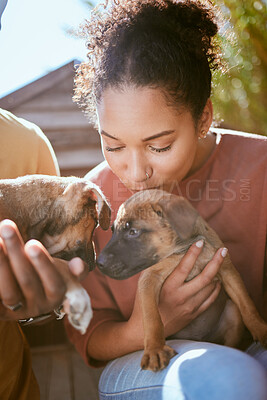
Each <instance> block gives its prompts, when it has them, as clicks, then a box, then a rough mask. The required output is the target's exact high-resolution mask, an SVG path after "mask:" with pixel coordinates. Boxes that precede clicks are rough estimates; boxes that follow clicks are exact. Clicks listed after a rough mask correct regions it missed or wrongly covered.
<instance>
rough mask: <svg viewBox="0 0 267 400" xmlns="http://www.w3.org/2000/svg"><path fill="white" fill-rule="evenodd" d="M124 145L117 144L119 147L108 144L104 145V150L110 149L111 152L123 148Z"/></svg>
mask: <svg viewBox="0 0 267 400" xmlns="http://www.w3.org/2000/svg"><path fill="white" fill-rule="evenodd" d="M124 147H125V146H119V147H109V146H105V150H106V151H110V152H112V151H119V150H122V149H124Z"/></svg>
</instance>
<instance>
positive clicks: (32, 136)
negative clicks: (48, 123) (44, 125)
mask: <svg viewBox="0 0 267 400" xmlns="http://www.w3.org/2000/svg"><path fill="white" fill-rule="evenodd" d="M0 148H1V172H2V173H3V175H4V177H5V176H6V175H7V176H8V177H10V176H11V175H12V177H13V175H14V177H16V176H18V175H24V174H29V173H31V174H35V173H36V174H40V173H44V174H51V175H57V174H59V168H58V164H57V160H56V156H55V153H54V150H53V148H52V146H51V144H50V142H49V140H48V138H47V137H46V136H45V134H44V133H43V132H42V130H41V129H40V128H39V127H38V126H37V125H35V124H34V123H32V122H29V121H26V120H25V119H23V118H19V117H16V116H15V115H14V114H12V113H11V112H9V111H6V110H3V109H1V108H0ZM4 171H5V172H4Z"/></svg>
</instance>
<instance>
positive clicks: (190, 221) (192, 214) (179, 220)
mask: <svg viewBox="0 0 267 400" xmlns="http://www.w3.org/2000/svg"><path fill="white" fill-rule="evenodd" d="M160 205H161V207H162V211H163V217H165V218H167V219H168V222H169V224H170V225H171V227H172V229H173V230H174V231H175V232H176V234H177V235H178V236H179V238H180V239H182V240H186V239H189V238H190V236H191V235H192V233H193V230H194V226H195V223H196V220H197V217H198V212H197V211H196V210H195V209H194V208H193V207H192V206H191V204H190V203H189V202H188V201H187V200H186V199H185V198H184V197H181V196H175V195H172V196H170V198H169V200H168V201H165V202H164V203H163V202H162V203H160Z"/></svg>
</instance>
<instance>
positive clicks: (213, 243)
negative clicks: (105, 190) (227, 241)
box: [97, 189, 267, 371]
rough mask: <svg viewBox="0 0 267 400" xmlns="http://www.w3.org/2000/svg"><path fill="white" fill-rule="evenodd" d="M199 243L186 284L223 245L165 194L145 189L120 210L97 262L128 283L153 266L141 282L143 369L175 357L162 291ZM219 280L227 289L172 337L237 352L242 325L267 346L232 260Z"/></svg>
mask: <svg viewBox="0 0 267 400" xmlns="http://www.w3.org/2000/svg"><path fill="white" fill-rule="evenodd" d="M200 239H204V242H205V244H204V247H203V250H202V253H201V255H200V256H199V257H198V259H197V261H196V263H195V266H194V267H193V269H192V271H191V273H190V274H189V276H188V278H187V279H186V281H189V280H191V279H192V278H193V277H195V276H196V275H198V274H199V273H200V272H201V271H202V270H203V268H204V267H205V266H206V265H207V263H208V262H209V261H210V260H211V259H212V257H213V255H214V254H215V252H216V251H217V250H218V249H219V248H221V247H223V243H222V242H221V240H220V239H219V237H218V236H217V234H216V233H215V232H214V231H213V230H212V229H211V228H210V227H209V226H208V224H207V223H206V222H205V221H204V220H203V218H201V216H200V215H199V214H198V212H197V211H196V210H195V209H194V208H193V207H192V206H191V205H190V203H189V202H188V201H187V200H186V199H184V198H183V197H178V196H175V195H171V194H169V193H167V192H164V191H161V190H156V189H152V190H146V191H143V192H139V193H136V194H134V195H133V196H132V197H131V198H130V199H128V200H127V201H126V202H125V203H124V204H123V205H121V207H120V209H119V211H118V214H117V218H116V220H115V222H114V226H113V235H112V238H111V240H110V242H109V243H108V244H107V246H106V247H105V248H104V250H103V251H102V253H101V254H100V256H99V257H98V259H97V264H98V266H99V268H100V270H101V271H102V272H103V273H104V274H106V275H108V276H110V277H111V278H115V279H125V278H129V277H130V276H132V275H134V274H136V273H137V272H139V271H142V270H144V269H146V268H147V267H150V268H147V269H146V271H145V272H144V273H143V274H142V275H141V277H140V279H139V283H138V290H139V294H140V299H141V301H140V302H141V307H142V313H143V325H144V335H145V342H144V348H145V352H144V356H143V358H142V362H141V366H142V368H144V369H151V370H153V371H157V370H159V369H163V368H164V367H165V366H166V365H168V363H169V360H170V358H171V357H173V356H174V355H175V351H174V350H173V349H172V348H170V347H169V346H166V345H165V337H164V328H163V324H162V321H161V318H160V314H159V311H158V307H157V305H158V301H159V295H160V290H161V287H162V285H163V283H164V281H165V280H166V278H167V277H168V276H169V275H170V273H171V272H172V271H173V270H174V269H175V268H176V267H177V265H178V264H179V262H180V260H181V259H182V257H183V256H184V254H185V253H186V251H187V250H188V249H189V247H190V246H191V245H192V244H193V243H194V242H196V241H198V240H200ZM216 279H219V280H220V281H221V282H222V284H223V288H222V290H221V292H220V294H219V296H218V297H217V299H216V300H215V302H214V303H213V304H212V305H211V306H210V307H209V308H208V310H206V311H205V312H203V313H202V314H201V315H200V316H198V317H197V318H196V319H195V320H194V321H192V322H191V323H190V324H189V325H188V326H187V327H185V328H184V329H182V330H181V331H179V332H178V333H177V334H176V335H174V337H175V338H179V339H192V340H204V341H210V342H214V343H219V344H225V345H228V346H233V347H235V346H237V345H238V343H239V341H240V339H241V337H242V333H243V322H244V324H245V325H246V326H247V328H248V329H249V330H250V332H251V333H252V335H253V338H254V340H259V341H260V342H261V343H262V344H263V345H264V346H266V345H267V324H266V323H265V322H264V320H263V319H262V318H261V317H260V315H259V313H258V312H257V309H256V307H255V305H254V304H253V302H252V300H251V298H250V297H249V295H248V293H247V291H246V288H245V285H244V283H243V281H242V279H241V277H240V275H239V273H238V272H237V270H236V269H235V267H234V266H233V264H232V262H231V260H230V257H229V255H227V256H226V258H225V260H224V262H223V264H222V266H221V268H220V272H219V273H218V275H217V278H216Z"/></svg>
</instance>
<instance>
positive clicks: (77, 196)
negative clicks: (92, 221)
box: [62, 181, 111, 230]
mask: <svg viewBox="0 0 267 400" xmlns="http://www.w3.org/2000/svg"><path fill="white" fill-rule="evenodd" d="M62 198H63V199H64V201H65V202H66V206H65V209H66V208H68V207H69V208H70V212H72V213H73V209H77V210H80V209H82V208H83V206H84V205H85V204H87V203H88V199H91V200H92V201H95V202H96V204H97V213H98V221H99V225H100V226H101V228H102V229H104V230H107V229H108V228H109V225H110V214H111V210H110V207H109V205H108V203H107V200H106V198H105V196H104V195H103V193H102V192H101V190H100V189H99V188H98V186H96V185H95V184H94V183H92V182H89V181H88V182H73V183H70V184H69V185H68V186H67V187H66V189H65V190H64V192H63V195H62Z"/></svg>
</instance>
